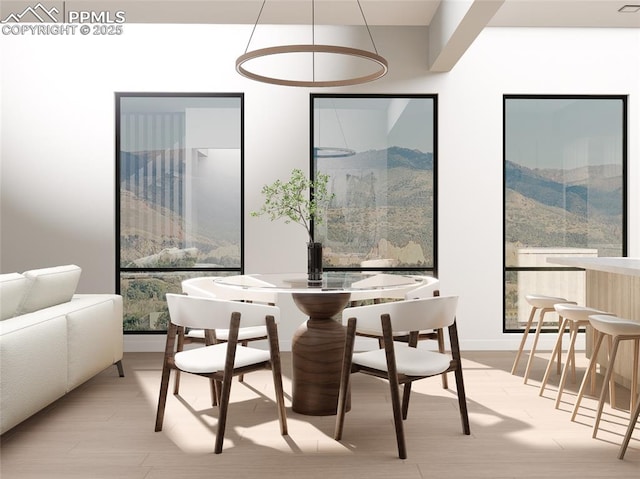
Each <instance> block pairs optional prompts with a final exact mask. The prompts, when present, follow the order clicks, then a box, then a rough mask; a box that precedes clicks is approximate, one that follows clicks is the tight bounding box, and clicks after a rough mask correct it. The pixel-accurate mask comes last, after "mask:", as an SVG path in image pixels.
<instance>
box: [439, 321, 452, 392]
mask: <svg viewBox="0 0 640 479" xmlns="http://www.w3.org/2000/svg"><path fill="white" fill-rule="evenodd" d="M436 334H437V335H438V352H439V353H442V354H444V353H445V346H444V331H443V330H442V329H438V330H437V331H436ZM441 377H442V389H449V379H448V377H447V373H443V374H441Z"/></svg>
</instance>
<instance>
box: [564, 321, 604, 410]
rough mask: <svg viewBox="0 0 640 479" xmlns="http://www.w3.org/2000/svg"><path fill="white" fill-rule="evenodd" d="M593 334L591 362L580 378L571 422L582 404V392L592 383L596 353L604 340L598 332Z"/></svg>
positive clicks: (596, 360)
mask: <svg viewBox="0 0 640 479" xmlns="http://www.w3.org/2000/svg"><path fill="white" fill-rule="evenodd" d="M594 334H595V338H594V341H595V344H594V346H593V352H592V354H591V361H590V362H589V368H588V369H587V371H586V372H585V374H584V378H582V383H581V384H580V389H579V390H578V396H577V397H576V403H575V404H574V406H573V413H572V414H571V420H572V421H575V419H576V416H577V415H578V409H580V403H581V402H582V397H583V396H584V390H585V388H586V385H587V381H588V380H589V378H591V383H592V385H593V383H594V377H593V376H592V373H593V372H594V371H595V369H596V364H598V353H599V352H600V346H601V345H602V340H603V339H604V334H602V333H600V332H599V331H594Z"/></svg>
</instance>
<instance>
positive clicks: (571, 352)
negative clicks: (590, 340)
mask: <svg viewBox="0 0 640 479" xmlns="http://www.w3.org/2000/svg"><path fill="white" fill-rule="evenodd" d="M579 329H580V328H578V325H577V324H575V323H574V324H572V326H571V340H570V342H569V350H568V351H567V361H566V362H565V364H564V368H563V369H562V376H560V384H559V385H558V396H557V397H556V404H555V407H556V409H558V408H559V407H560V401H561V400H562V393H563V391H564V385H565V383H566V382H567V374H568V372H569V371H568V370H569V358H571V357H575V353H576V338H577V337H578V330H579ZM574 367H575V365H574Z"/></svg>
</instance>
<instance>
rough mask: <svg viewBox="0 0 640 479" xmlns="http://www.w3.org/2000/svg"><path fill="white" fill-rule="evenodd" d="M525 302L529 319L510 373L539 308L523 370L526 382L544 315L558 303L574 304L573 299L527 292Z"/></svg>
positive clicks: (517, 359) (516, 366)
mask: <svg viewBox="0 0 640 479" xmlns="http://www.w3.org/2000/svg"><path fill="white" fill-rule="evenodd" d="M525 299H526V300H527V302H528V303H529V304H530V305H531V313H530V314H529V320H528V321H527V325H526V326H525V328H524V333H523V334H522V340H521V341H520V347H519V348H518V352H517V353H516V359H515V361H514V362H513V367H512V368H511V374H515V373H516V370H517V368H518V362H519V361H520V356H522V351H523V350H524V346H525V344H526V342H527V336H528V335H529V330H530V329H531V325H532V324H533V319H534V318H535V315H536V312H537V311H538V310H539V311H540V313H539V315H538V325H537V326H536V334H535V337H534V339H533V345H532V346H531V350H530V351H529V360H528V361H527V368H526V369H525V372H524V383H525V384H527V381H528V379H529V373H530V372H531V366H532V365H533V358H534V356H535V353H536V347H537V346H538V339H539V337H540V331H541V330H542V323H543V322H544V316H545V314H547V313H551V312H554V311H555V309H554V308H553V307H554V306H555V305H556V304H558V303H566V304H576V303H575V302H573V301H568V300H566V299H565V298H559V297H555V296H542V295H539V294H528V295H526V296H525ZM560 362H561V361H560V358H558V374H560V368H561V366H560Z"/></svg>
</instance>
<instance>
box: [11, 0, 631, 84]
mask: <svg viewBox="0 0 640 479" xmlns="http://www.w3.org/2000/svg"><path fill="white" fill-rule="evenodd" d="M37 1H38V0H19V1H11V0H3V1H2V3H0V18H5V17H6V16H7V15H8V14H9V13H10V12H20V11H22V10H23V9H24V8H22V7H24V6H32V5H33V4H35V3H36V2H37ZM40 1H41V2H42V3H43V4H45V5H50V4H54V5H57V7H59V8H60V9H61V10H62V11H66V12H71V11H90V12H112V15H114V13H113V12H117V11H123V12H125V14H126V23H129V24H130V23H186V24H189V23H193V24H248V25H253V24H255V23H256V20H257V19H258V14H259V13H260V12H261V11H262V13H261V15H260V21H259V24H260V25H268V24H294V25H295V24H299V25H310V24H312V23H313V24H315V25H357V26H359V27H363V25H364V21H363V14H362V12H361V10H360V8H359V4H358V2H357V1H356V0H267V1H266V2H264V8H262V7H263V0H182V1H181V0H67V1H48V0H40ZM360 5H361V8H362V11H363V12H364V16H365V17H366V21H367V24H368V25H370V26H411V27H418V28H419V27H425V28H427V33H428V39H427V42H428V49H429V52H428V57H429V58H428V61H427V63H428V68H429V70H430V71H432V72H446V71H450V70H451V69H452V68H453V67H454V65H455V64H456V63H457V61H458V60H459V59H460V58H461V57H462V55H463V54H464V52H465V51H466V50H467V49H468V48H469V46H470V45H471V44H472V43H473V42H474V41H475V39H476V38H477V36H478V35H479V34H480V33H481V32H482V30H483V29H484V28H486V27H589V28H640V11H636V12H632V13H622V12H620V11H619V10H620V9H621V8H622V7H624V6H625V5H629V6H633V5H635V6H636V7H638V8H637V9H638V10H640V0H360ZM312 12H313V15H312ZM638 48H639V51H640V45H638Z"/></svg>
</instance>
